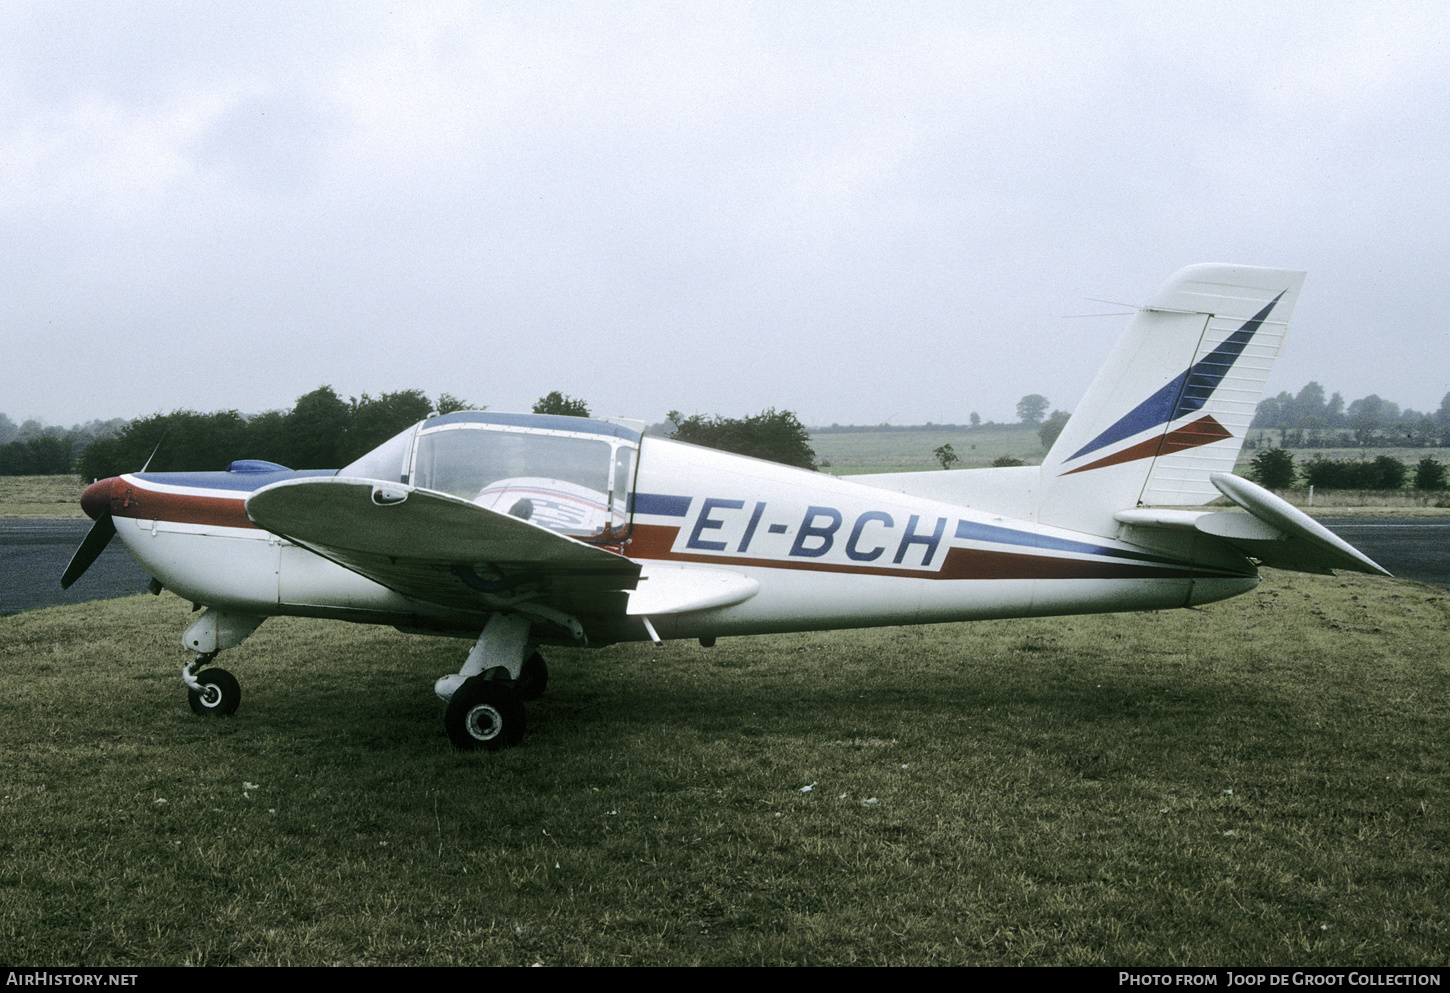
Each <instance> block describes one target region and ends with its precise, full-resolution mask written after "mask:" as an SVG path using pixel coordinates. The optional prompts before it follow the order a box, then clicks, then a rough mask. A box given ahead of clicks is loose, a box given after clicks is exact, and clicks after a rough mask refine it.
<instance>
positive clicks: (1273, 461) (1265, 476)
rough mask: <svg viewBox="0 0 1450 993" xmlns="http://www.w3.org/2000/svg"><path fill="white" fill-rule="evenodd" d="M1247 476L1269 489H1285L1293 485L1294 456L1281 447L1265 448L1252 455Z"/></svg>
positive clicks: (1294, 473) (1294, 472) (1294, 471)
mask: <svg viewBox="0 0 1450 993" xmlns="http://www.w3.org/2000/svg"><path fill="white" fill-rule="evenodd" d="M1251 466H1252V467H1251V468H1250V469H1249V478H1251V479H1252V480H1253V481H1254V482H1256V483H1258V484H1259V485H1260V486H1262V487H1264V488H1265V489H1269V490H1287V489H1288V488H1289V487H1291V486H1293V485H1294V476H1295V475H1296V471H1297V470H1296V469H1295V466H1294V456H1293V455H1291V454H1289V452H1288V451H1286V450H1285V449H1282V448H1266V449H1264V450H1263V451H1261V452H1259V454H1257V455H1255V456H1254V460H1253V462H1252V463H1251Z"/></svg>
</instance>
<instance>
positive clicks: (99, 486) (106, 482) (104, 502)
mask: <svg viewBox="0 0 1450 993" xmlns="http://www.w3.org/2000/svg"><path fill="white" fill-rule="evenodd" d="M117 478H119V477H116V476H112V477H111V478H110V479H101V480H97V481H96V482H94V483H92V484H91V485H89V486H87V487H86V491H85V492H84V493H82V494H81V510H84V511H85V512H86V516H87V517H89V518H90V519H91V520H93V521H94V520H98V519H99V518H100V516H101V515H102V514H104V513H106V512H107V511H108V510H110V509H111V484H112V483H114V482H115V481H116V480H117Z"/></svg>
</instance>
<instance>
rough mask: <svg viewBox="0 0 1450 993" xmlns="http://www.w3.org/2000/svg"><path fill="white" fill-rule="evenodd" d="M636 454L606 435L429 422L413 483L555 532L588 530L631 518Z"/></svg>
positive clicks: (417, 450) (593, 531) (420, 444)
mask: <svg viewBox="0 0 1450 993" xmlns="http://www.w3.org/2000/svg"><path fill="white" fill-rule="evenodd" d="M633 452H634V449H633V447H632V446H630V445H627V444H624V443H622V442H620V441H618V440H616V439H609V438H601V437H598V436H579V435H574V434H569V433H565V432H544V431H536V430H519V429H510V428H501V427H498V426H479V425H473V424H458V425H445V426H441V427H439V428H435V429H431V430H430V429H428V428H427V427H426V425H425V427H424V430H423V431H422V432H421V433H420V434H419V436H418V441H417V445H416V447H415V450H414V456H413V465H412V480H411V481H412V483H413V485H414V486H418V487H422V488H424V489H430V490H436V491H439V492H442V493H448V494H451V495H452V496H456V497H459V498H460V499H464V500H469V501H472V502H474V503H477V504H479V505H480V506H483V507H487V508H488V509H489V510H494V511H497V512H499V513H504V514H512V515H513V516H515V517H519V518H521V519H523V520H528V521H532V522H533V523H535V524H538V525H540V526H542V527H546V528H549V529H551V530H555V531H560V532H563V533H565V534H571V535H579V536H587V535H593V534H598V533H600V532H601V531H603V530H604V529H605V528H606V526H608V527H619V526H622V525H623V524H624V523H625V522H626V521H627V520H628V513H627V508H628V505H629V504H628V495H629V492H628V491H629V489H630V488H631V487H632V485H633V466H634V456H633ZM621 470H622V471H621Z"/></svg>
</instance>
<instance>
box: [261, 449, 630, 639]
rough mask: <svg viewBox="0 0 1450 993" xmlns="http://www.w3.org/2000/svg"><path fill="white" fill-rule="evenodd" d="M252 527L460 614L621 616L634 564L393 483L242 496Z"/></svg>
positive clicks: (303, 485) (293, 487) (347, 482)
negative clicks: (534, 610) (528, 611)
mask: <svg viewBox="0 0 1450 993" xmlns="http://www.w3.org/2000/svg"><path fill="white" fill-rule="evenodd" d="M246 507H247V516H248V517H249V518H251V519H252V521H253V522H254V523H256V524H257V525H258V526H259V527H262V528H265V529H266V530H268V531H271V532H272V533H273V534H277V535H280V536H282V537H283V538H286V539H287V540H289V541H292V542H294V543H296V544H298V545H301V546H303V547H304V548H307V549H309V550H311V551H313V552H315V553H317V554H318V555H321V556H323V557H324V558H327V559H330V560H331V561H333V562H336V563H337V564H338V565H341V566H343V567H344V568H347V569H351V570H352V571H353V572H356V573H358V574H360V575H362V576H366V577H367V578H368V579H371V580H373V581H374V582H376V583H379V584H381V585H383V586H386V587H387V588H389V589H391V590H395V591H396V592H398V593H401V594H403V595H404V596H408V597H412V598H414V599H417V600H424V601H427V602H429V603H436V604H441V605H443V606H447V607H455V608H460V609H464V610H472V611H477V610H498V609H502V608H504V607H510V606H515V605H518V604H523V603H531V604H541V603H542V604H547V605H548V606H549V607H552V608H553V609H555V610H559V611H563V612H564V613H566V614H570V615H578V614H584V615H598V614H613V615H622V614H624V613H625V609H626V606H627V601H628V596H629V591H632V590H633V589H634V587H635V584H636V582H637V581H638V579H639V573H640V567H639V564H638V563H636V562H633V561H631V560H630V559H628V558H626V557H625V556H623V555H620V554H617V553H615V552H612V551H608V550H607V549H604V548H601V547H598V546H595V545H590V544H588V543H586V542H583V541H579V540H576V539H574V538H570V537H568V536H567V535H563V534H559V533H557V532H554V531H550V530H548V529H547V528H544V527H541V526H539V525H537V524H533V523H530V522H529V521H525V520H520V519H519V518H517V517H511V516H509V515H508V514H503V513H499V512H498V511H494V510H489V509H487V508H485V507H481V506H478V505H477V504H474V503H470V502H469V501H467V500H463V499H460V498H458V497H453V496H449V495H447V494H444V493H438V492H435V491H433V490H421V489H415V488H413V487H409V486H404V485H402V484H399V483H383V482H379V481H377V480H370V479H348V478H345V477H337V476H324V477H316V478H312V479H297V480H288V481H286V482H281V483H274V484H273V485H271V486H266V487H263V488H262V489H259V490H258V491H257V492H255V493H253V494H252V495H251V496H250V497H248V499H247V503H246Z"/></svg>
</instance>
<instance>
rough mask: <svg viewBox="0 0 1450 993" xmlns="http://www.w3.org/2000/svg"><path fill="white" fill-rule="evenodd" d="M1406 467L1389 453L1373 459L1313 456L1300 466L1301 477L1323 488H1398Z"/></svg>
mask: <svg viewBox="0 0 1450 993" xmlns="http://www.w3.org/2000/svg"><path fill="white" fill-rule="evenodd" d="M1407 473H1408V470H1407V469H1406V468H1405V464H1404V463H1403V462H1401V461H1400V460H1399V459H1397V458H1395V457H1393V456H1391V455H1381V456H1379V457H1378V458H1376V459H1375V460H1374V461H1373V462H1366V461H1364V460H1360V461H1357V462H1351V461H1346V460H1343V459H1326V458H1324V457H1322V456H1319V455H1316V456H1315V457H1314V458H1313V459H1311V460H1310V461H1309V462H1308V463H1306V464H1305V465H1304V479H1305V481H1306V482H1307V483H1308V484H1309V485H1310V486H1313V487H1316V488H1318V489H1324V490H1398V489H1400V488H1401V487H1403V486H1404V485H1405V477H1406V475H1407Z"/></svg>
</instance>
